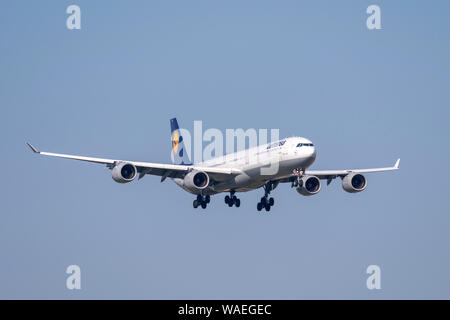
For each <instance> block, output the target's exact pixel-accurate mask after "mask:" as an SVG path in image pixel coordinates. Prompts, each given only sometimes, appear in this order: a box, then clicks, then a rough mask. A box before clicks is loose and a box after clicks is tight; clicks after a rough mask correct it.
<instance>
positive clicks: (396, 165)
mask: <svg viewBox="0 0 450 320" xmlns="http://www.w3.org/2000/svg"><path fill="white" fill-rule="evenodd" d="M399 165H400V158H398V159H397V162H395V164H394V168H395V169H398V166H399Z"/></svg>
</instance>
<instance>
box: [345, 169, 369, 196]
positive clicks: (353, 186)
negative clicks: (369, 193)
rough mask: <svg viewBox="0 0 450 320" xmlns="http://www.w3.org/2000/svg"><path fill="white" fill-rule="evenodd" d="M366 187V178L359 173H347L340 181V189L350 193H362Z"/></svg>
mask: <svg viewBox="0 0 450 320" xmlns="http://www.w3.org/2000/svg"><path fill="white" fill-rule="evenodd" d="M366 186H367V180H366V177H364V176H363V175H362V174H361V173H349V174H348V175H346V176H345V177H344V179H342V188H343V189H344V190H345V191H347V192H350V193H355V192H360V191H363V190H364V189H365V188H366Z"/></svg>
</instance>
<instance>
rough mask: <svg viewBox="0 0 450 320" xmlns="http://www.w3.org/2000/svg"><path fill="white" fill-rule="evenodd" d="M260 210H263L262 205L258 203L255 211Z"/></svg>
mask: <svg viewBox="0 0 450 320" xmlns="http://www.w3.org/2000/svg"><path fill="white" fill-rule="evenodd" d="M262 208H263V205H262V203H261V202H258V204H257V205H256V209H257V210H258V211H261V210H262Z"/></svg>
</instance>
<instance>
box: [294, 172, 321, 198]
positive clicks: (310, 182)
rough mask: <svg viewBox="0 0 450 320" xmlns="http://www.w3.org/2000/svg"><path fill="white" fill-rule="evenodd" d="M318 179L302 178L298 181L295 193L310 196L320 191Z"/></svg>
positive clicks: (311, 177) (312, 177)
mask: <svg viewBox="0 0 450 320" xmlns="http://www.w3.org/2000/svg"><path fill="white" fill-rule="evenodd" d="M320 187H321V184H320V179H319V178H317V177H316V176H302V177H301V178H300V179H299V181H298V186H297V192H298V193H300V194H301V195H304V196H312V195H314V194H316V193H318V192H319V191H320Z"/></svg>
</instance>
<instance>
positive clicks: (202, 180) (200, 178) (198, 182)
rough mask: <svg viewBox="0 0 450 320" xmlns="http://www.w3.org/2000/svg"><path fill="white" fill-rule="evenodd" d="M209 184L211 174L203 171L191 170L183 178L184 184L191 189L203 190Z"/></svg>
mask: <svg viewBox="0 0 450 320" xmlns="http://www.w3.org/2000/svg"><path fill="white" fill-rule="evenodd" d="M208 184H209V176H208V174H207V173H206V172H203V171H197V170H194V171H191V172H189V173H188V174H187V175H186V176H185V177H184V180H183V185H184V186H185V187H186V188H187V189H189V190H193V191H195V190H203V189H205V188H206V187H207V186H208Z"/></svg>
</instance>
